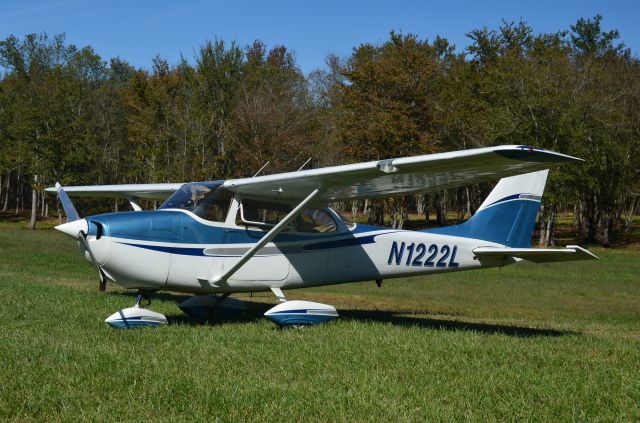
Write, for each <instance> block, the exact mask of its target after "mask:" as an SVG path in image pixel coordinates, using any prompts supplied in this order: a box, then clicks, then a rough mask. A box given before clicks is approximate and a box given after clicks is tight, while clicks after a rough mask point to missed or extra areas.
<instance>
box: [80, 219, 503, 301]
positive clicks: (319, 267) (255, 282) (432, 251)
mask: <svg viewBox="0 0 640 423" xmlns="http://www.w3.org/2000/svg"><path fill="white" fill-rule="evenodd" d="M233 229H237V227H234V228H233ZM340 230H341V232H342V235H343V236H342V237H337V238H336V234H335V233H334V234H333V235H332V236H327V235H325V234H317V235H315V236H314V237H312V239H306V240H305V241H303V242H284V243H283V242H277V243H273V242H271V243H268V244H267V245H266V246H265V247H263V249H262V250H261V251H259V252H258V254H257V255H255V256H254V257H252V258H251V259H250V260H249V261H248V262H247V263H246V264H245V265H244V266H243V267H242V268H240V270H238V271H237V272H236V273H235V274H233V275H232V276H231V277H230V278H229V279H228V280H226V281H222V282H219V283H217V284H211V283H209V282H208V281H209V280H212V279H213V276H215V275H217V274H221V273H222V272H224V270H225V269H228V268H229V267H230V266H232V265H233V264H234V263H235V262H236V261H237V260H239V259H240V256H241V255H242V253H243V252H244V251H246V250H248V249H249V248H250V247H251V245H252V244H250V243H246V244H210V245H208V244H184V243H179V244H178V243H172V242H154V241H144V240H135V241H132V240H131V239H124V238H116V237H109V236H103V237H101V238H100V239H96V238H95V237H94V236H89V237H88V241H89V243H90V245H91V247H92V250H93V251H94V254H95V255H96V257H97V259H98V261H99V262H100V264H101V266H102V268H103V270H104V271H105V273H106V274H107V276H108V277H109V278H110V279H111V280H113V281H114V282H116V283H117V284H119V285H121V286H123V287H125V288H135V289H150V290H160V289H162V290H170V291H177V292H188V293H198V294H206V293H224V292H250V291H267V290H269V289H270V288H281V289H292V288H303V287H311V286H318V285H329V284H339V283H346V282H356V281H364V280H375V279H390V278H397V277H403V276H417V275H425V274H431V273H441V272H451V271H461V270H471V269H478V268H482V267H495V266H501V265H505V264H510V263H512V262H513V260H509V261H504V260H493V261H490V262H488V261H486V260H484V261H483V262H481V261H479V260H478V259H477V258H476V257H475V255H474V253H473V249H475V248H478V247H482V246H502V245H499V244H495V243H492V242H488V241H482V240H477V239H470V238H462V237H453V236H447V235H439V234H432V233H426V232H416V231H406V230H394V229H380V230H373V231H366V232H357V231H356V232H355V233H353V234H352V233H351V232H350V231H349V229H346V227H342V228H341V229H340ZM341 240H343V241H342V242H343V243H347V244H355V245H343V246H341V245H340V242H341ZM344 240H347V241H344ZM325 242H326V243H327V246H326V248H320V249H317V250H305V249H304V247H305V246H308V245H313V244H316V245H317V244H318V243H325ZM360 242H362V243H360ZM132 244H136V245H135V246H134V245H132ZM141 246H147V247H149V248H144V247H141ZM167 248H181V249H193V251H196V250H198V251H199V250H203V251H207V254H212V255H211V256H202V255H186V254H173V253H169V252H165V251H158V250H161V249H167ZM185 251H186V250H185ZM445 256H446V257H445Z"/></svg>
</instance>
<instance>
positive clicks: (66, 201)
mask: <svg viewBox="0 0 640 423" xmlns="http://www.w3.org/2000/svg"><path fill="white" fill-rule="evenodd" d="M56 191H57V193H58V198H59V199H60V204H62V208H63V209H64V212H65V214H66V215H67V223H65V224H62V225H58V226H56V229H58V230H59V231H61V232H63V233H65V234H67V235H70V236H72V237H73V236H75V237H77V238H78V242H79V243H80V246H81V247H82V248H84V250H85V251H88V252H89V257H90V259H91V263H93V266H94V267H95V268H96V270H97V272H98V277H99V278H100V285H99V286H98V290H100V291H104V290H105V289H106V285H107V277H106V275H105V273H104V271H103V270H102V268H101V267H100V265H99V264H98V261H97V260H96V257H95V255H94V254H93V251H92V250H91V246H90V245H89V241H87V232H88V230H89V228H88V226H89V223H88V222H87V221H86V220H85V219H81V218H80V215H79V214H78V212H77V211H76V208H75V207H74V205H73V203H72V202H71V199H70V198H69V195H67V193H66V192H65V191H64V189H63V188H62V186H61V185H60V184H59V183H58V182H56ZM83 229H84V230H83ZM76 231H77V232H76ZM100 235H102V225H98V236H97V238H100ZM82 248H81V249H80V251H81V252H82V254H83V255H84V251H82Z"/></svg>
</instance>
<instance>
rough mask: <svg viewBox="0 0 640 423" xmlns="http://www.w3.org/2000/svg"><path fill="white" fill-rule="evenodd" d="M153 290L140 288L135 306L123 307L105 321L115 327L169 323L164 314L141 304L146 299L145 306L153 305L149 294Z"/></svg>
mask: <svg viewBox="0 0 640 423" xmlns="http://www.w3.org/2000/svg"><path fill="white" fill-rule="evenodd" d="M151 292H152V291H147V290H139V291H138V295H137V296H136V303H135V304H134V305H133V307H129V308H123V309H122V310H119V311H116V312H115V313H113V314H112V315H111V316H109V317H108V318H107V319H106V320H105V322H106V323H108V324H109V325H111V327H114V328H130V327H138V326H160V325H165V324H167V318H166V317H165V315H164V314H160V313H156V312H155V311H151V310H147V309H146V308H142V307H141V304H142V302H143V301H146V303H145V304H144V305H145V306H149V305H151V299H150V298H149V295H150V294H151Z"/></svg>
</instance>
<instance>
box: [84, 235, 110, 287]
mask: <svg viewBox="0 0 640 423" xmlns="http://www.w3.org/2000/svg"><path fill="white" fill-rule="evenodd" d="M78 241H80V244H82V246H83V247H84V249H85V250H87V252H88V253H89V257H90V258H91V263H93V266H94V267H95V268H96V271H97V272H98V277H99V278H100V286H99V288H98V289H99V290H100V291H104V290H105V289H106V286H107V277H106V276H105V274H104V271H103V270H102V267H100V265H99V264H98V261H97V260H96V256H94V255H93V251H91V246H89V241H87V234H86V233H85V232H84V231H80V232H78Z"/></svg>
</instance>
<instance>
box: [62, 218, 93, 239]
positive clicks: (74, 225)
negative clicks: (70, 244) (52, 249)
mask: <svg viewBox="0 0 640 423" xmlns="http://www.w3.org/2000/svg"><path fill="white" fill-rule="evenodd" d="M56 229H57V230H59V231H60V232H62V233H63V234H65V235H69V236H70V237H72V238H78V232H80V231H83V232H84V233H85V234H86V233H87V231H88V230H89V225H88V224H87V221H86V219H78V220H74V221H73V222H67V223H63V224H62V225H58V226H56Z"/></svg>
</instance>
